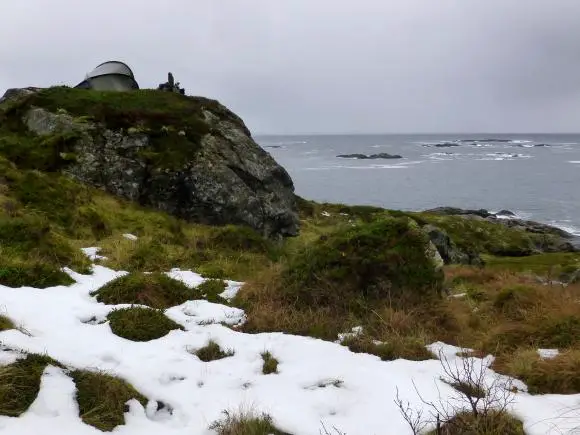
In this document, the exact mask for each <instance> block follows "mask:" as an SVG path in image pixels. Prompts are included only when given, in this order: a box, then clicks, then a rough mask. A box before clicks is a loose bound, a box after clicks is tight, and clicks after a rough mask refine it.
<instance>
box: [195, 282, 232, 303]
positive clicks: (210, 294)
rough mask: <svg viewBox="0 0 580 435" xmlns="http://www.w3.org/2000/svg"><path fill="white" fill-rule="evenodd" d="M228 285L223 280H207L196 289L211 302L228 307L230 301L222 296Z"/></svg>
mask: <svg viewBox="0 0 580 435" xmlns="http://www.w3.org/2000/svg"><path fill="white" fill-rule="evenodd" d="M226 287H227V284H226V282H225V281H223V280H221V279H206V280H205V281H204V282H202V283H201V284H200V285H198V286H197V287H196V290H197V292H198V293H199V294H200V295H201V296H203V297H204V298H205V299H207V300H208V301H209V302H213V303H216V304H223V305H228V304H229V303H228V301H227V300H226V299H224V298H222V297H221V296H220V294H221V293H223V292H224V290H225V289H226Z"/></svg>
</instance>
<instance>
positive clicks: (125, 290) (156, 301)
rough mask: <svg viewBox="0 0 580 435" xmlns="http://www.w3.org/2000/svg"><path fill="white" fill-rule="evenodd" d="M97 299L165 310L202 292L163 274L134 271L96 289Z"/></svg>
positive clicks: (112, 303)
mask: <svg viewBox="0 0 580 435" xmlns="http://www.w3.org/2000/svg"><path fill="white" fill-rule="evenodd" d="M91 295H92V296H96V298H97V301H99V302H103V303H105V304H109V305H116V304H139V305H147V306H149V307H151V308H156V309H165V308H170V307H173V306H176V305H181V304H183V303H184V302H186V301H188V300H191V299H199V296H198V295H199V291H197V290H192V289H190V288H189V287H187V286H186V285H185V284H183V283H182V282H180V281H177V280H175V279H173V278H170V277H169V276H167V275H166V274H164V273H150V274H146V273H143V272H137V273H132V274H129V275H125V276H123V277H121V278H118V279H116V280H114V281H112V282H110V283H108V284H107V285H105V286H104V287H101V288H100V289H99V290H97V291H95V292H93V293H92V294H91Z"/></svg>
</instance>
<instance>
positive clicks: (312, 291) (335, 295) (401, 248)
mask: <svg viewBox="0 0 580 435" xmlns="http://www.w3.org/2000/svg"><path fill="white" fill-rule="evenodd" d="M428 246H429V245H428V241H427V240H426V236H425V235H424V234H423V233H422V232H421V231H420V230H419V229H417V228H414V227H413V226H412V225H411V224H410V223H409V222H408V221H407V220H404V219H392V218H384V219H380V220H377V221H374V222H372V223H369V224H360V225H357V226H355V227H351V228H347V229H343V230H338V231H337V232H335V233H333V234H330V235H329V236H328V237H326V238H324V239H322V240H318V241H317V242H314V243H312V244H311V245H307V246H306V247H305V248H304V249H302V250H301V251H300V252H298V253H297V254H296V255H294V256H293V257H292V258H291V259H290V261H289V264H288V266H287V267H286V268H285V269H284V270H283V272H282V276H281V282H280V291H281V292H282V293H283V295H284V296H285V297H286V298H287V299H289V300H292V301H293V302H294V303H295V304H296V305H297V306H302V307H310V306H333V307H344V308H346V309H347V310H348V309H349V308H350V309H354V308H355V307H356V306H357V305H361V303H362V304H366V303H372V302H376V301H384V300H385V299H389V298H391V300H392V301H393V303H397V302H399V301H402V300H405V299H406V300H409V299H411V300H415V301H416V300H417V299H420V300H425V299H426V298H432V297H433V296H435V295H437V294H438V292H439V289H440V288H441V285H442V278H443V276H442V273H441V272H440V271H438V270H437V269H436V267H435V264H434V261H433V259H432V258H430V257H429V255H428V254H427V249H428Z"/></svg>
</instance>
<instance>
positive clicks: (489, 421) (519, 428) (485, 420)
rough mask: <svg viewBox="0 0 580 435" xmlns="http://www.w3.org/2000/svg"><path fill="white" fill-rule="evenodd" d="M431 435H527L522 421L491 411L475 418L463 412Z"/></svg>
mask: <svg viewBox="0 0 580 435" xmlns="http://www.w3.org/2000/svg"><path fill="white" fill-rule="evenodd" d="M429 434H430V435H436V434H437V435H439V434H441V435H498V434H502V435H525V432H524V426H523V423H522V422H521V421H519V420H518V419H516V418H515V417H513V416H511V415H510V414H508V413H507V412H505V411H504V412H500V411H489V412H487V413H485V414H479V415H477V416H475V415H474V414H473V413H471V412H462V413H459V414H457V415H456V416H454V417H453V418H452V419H451V420H450V421H448V422H446V423H445V424H443V425H442V426H441V431H440V432H437V430H433V431H431V432H429Z"/></svg>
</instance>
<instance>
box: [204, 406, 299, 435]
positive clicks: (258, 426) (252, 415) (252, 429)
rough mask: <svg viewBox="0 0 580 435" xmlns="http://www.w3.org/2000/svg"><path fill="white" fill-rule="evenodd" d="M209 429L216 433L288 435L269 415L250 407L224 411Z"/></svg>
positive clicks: (224, 434) (227, 434)
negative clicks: (259, 412)
mask: <svg viewBox="0 0 580 435" xmlns="http://www.w3.org/2000/svg"><path fill="white" fill-rule="evenodd" d="M210 429H212V430H214V431H215V432H216V433H217V434H218V435H288V434H286V433H285V432H282V431H280V430H278V429H276V427H274V424H273V423H272V418H271V417H270V416H269V415H267V414H258V413H256V412H255V411H254V410H251V409H250V410H245V409H240V410H239V411H236V412H230V411H224V418H223V419H222V420H219V421H216V422H214V423H213V424H212V425H211V426H210Z"/></svg>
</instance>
